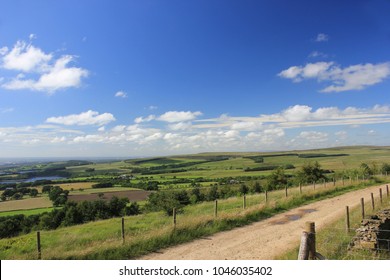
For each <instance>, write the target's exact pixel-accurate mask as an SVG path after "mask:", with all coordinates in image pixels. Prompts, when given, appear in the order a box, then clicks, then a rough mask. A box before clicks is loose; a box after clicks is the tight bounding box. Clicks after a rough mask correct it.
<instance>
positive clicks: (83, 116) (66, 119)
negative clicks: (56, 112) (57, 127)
mask: <svg viewBox="0 0 390 280" xmlns="http://www.w3.org/2000/svg"><path fill="white" fill-rule="evenodd" d="M112 121H115V118H114V116H113V115H112V114H110V113H103V114H99V113H98V112H96V111H92V110H89V111H87V112H83V113H80V114H78V115H77V114H74V115H68V116H60V117H50V118H48V119H47V120H46V122H47V123H55V124H62V125H97V126H102V125H105V124H108V123H110V122H112Z"/></svg>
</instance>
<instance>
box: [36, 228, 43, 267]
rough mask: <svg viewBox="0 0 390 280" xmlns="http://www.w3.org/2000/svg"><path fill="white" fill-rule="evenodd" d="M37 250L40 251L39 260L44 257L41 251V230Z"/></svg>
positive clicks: (38, 233)
mask: <svg viewBox="0 0 390 280" xmlns="http://www.w3.org/2000/svg"><path fill="white" fill-rule="evenodd" d="M37 251H38V260H40V259H42V252H41V232H40V231H37Z"/></svg>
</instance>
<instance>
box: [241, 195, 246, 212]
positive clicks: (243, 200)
mask: <svg viewBox="0 0 390 280" xmlns="http://www.w3.org/2000/svg"><path fill="white" fill-rule="evenodd" d="M242 208H244V209H245V208H246V195H245V194H244V197H243V199H242Z"/></svg>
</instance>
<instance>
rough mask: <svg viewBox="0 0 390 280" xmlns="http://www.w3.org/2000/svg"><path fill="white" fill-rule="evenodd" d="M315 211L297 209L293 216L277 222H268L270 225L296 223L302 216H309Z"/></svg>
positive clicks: (287, 216) (286, 216)
mask: <svg viewBox="0 0 390 280" xmlns="http://www.w3.org/2000/svg"><path fill="white" fill-rule="evenodd" d="M315 211H317V210H316V209H307V208H306V209H303V208H302V209H298V210H297V213H295V214H292V215H285V216H284V217H283V218H281V219H279V220H276V221H272V222H270V223H271V224H272V225H283V224H287V223H288V222H291V221H297V220H299V219H301V218H302V217H303V216H305V215H306V214H309V213H312V212H315Z"/></svg>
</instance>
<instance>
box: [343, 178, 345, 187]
mask: <svg viewBox="0 0 390 280" xmlns="http://www.w3.org/2000/svg"><path fill="white" fill-rule="evenodd" d="M342 181H343V187H344V186H345V183H344V177H343V180H342Z"/></svg>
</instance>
